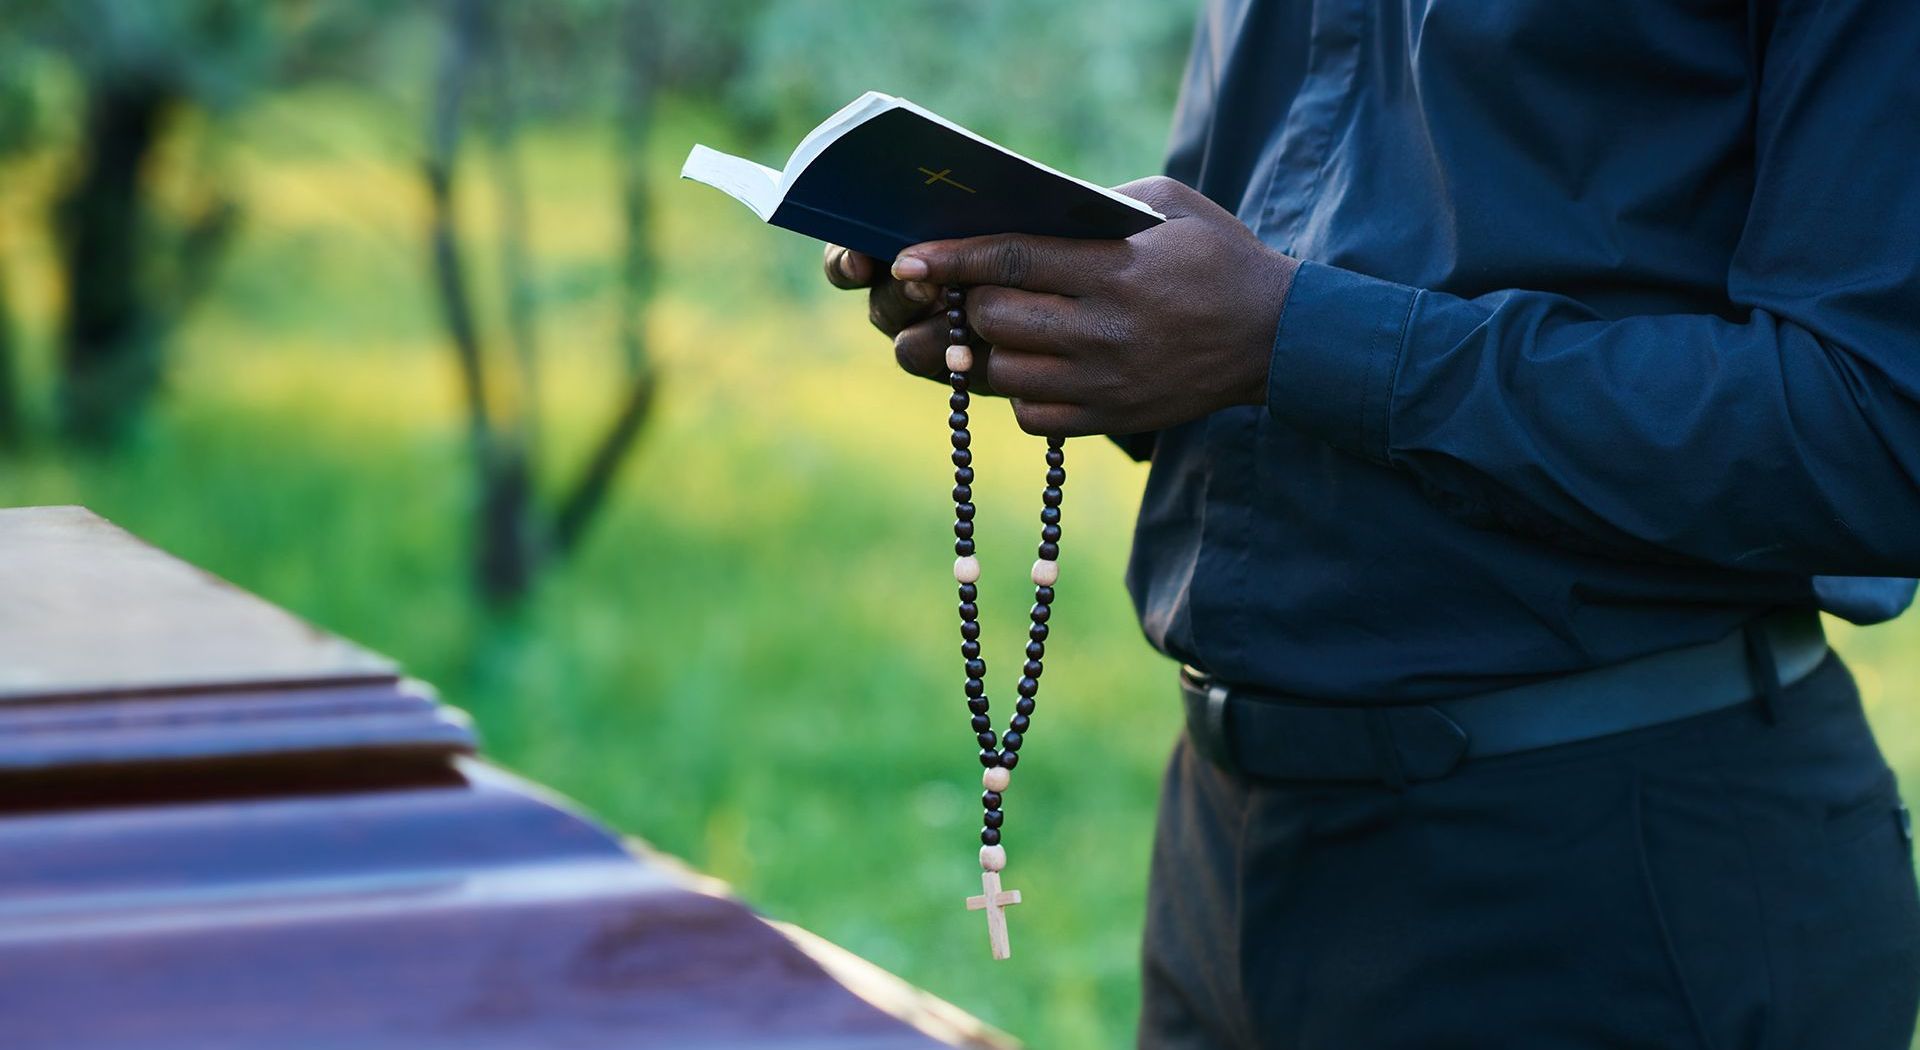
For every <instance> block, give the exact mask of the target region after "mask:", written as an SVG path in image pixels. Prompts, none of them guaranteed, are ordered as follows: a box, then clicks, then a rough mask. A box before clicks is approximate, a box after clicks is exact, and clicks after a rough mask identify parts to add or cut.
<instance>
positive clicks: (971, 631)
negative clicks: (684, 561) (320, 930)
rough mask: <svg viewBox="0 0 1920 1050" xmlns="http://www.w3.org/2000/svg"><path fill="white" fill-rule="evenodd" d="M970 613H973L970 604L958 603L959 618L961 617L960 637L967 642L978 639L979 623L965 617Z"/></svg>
mask: <svg viewBox="0 0 1920 1050" xmlns="http://www.w3.org/2000/svg"><path fill="white" fill-rule="evenodd" d="M971 611H973V603H972V602H961V603H960V616H961V617H962V619H961V620H960V637H962V638H964V639H966V640H967V641H969V642H971V641H973V640H975V639H976V638H979V637H980V621H979V620H976V619H974V618H973V617H971V616H968V615H967V613H969V612H971Z"/></svg>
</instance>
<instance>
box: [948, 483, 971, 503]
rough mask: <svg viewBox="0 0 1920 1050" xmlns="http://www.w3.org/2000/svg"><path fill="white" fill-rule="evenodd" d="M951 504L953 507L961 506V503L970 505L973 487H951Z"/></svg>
mask: <svg viewBox="0 0 1920 1050" xmlns="http://www.w3.org/2000/svg"><path fill="white" fill-rule="evenodd" d="M953 502H954V505H955V506H958V505H959V504H962V503H972V502H973V486H972V485H955V486H954V487H953Z"/></svg>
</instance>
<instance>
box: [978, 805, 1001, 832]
mask: <svg viewBox="0 0 1920 1050" xmlns="http://www.w3.org/2000/svg"><path fill="white" fill-rule="evenodd" d="M980 816H981V823H983V824H985V825H986V826H987V827H990V828H997V827H999V826H1000V825H1001V824H1002V823H1004V822H1005V821H1006V819H1007V815H1006V814H1005V813H1002V812H1000V811H999V810H997V809H990V810H987V811H986V812H985V813H982V814H981V815H980Z"/></svg>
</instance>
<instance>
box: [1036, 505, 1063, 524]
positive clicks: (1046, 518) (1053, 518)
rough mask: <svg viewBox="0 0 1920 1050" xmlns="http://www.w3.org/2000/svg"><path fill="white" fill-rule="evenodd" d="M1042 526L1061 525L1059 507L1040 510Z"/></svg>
mask: <svg viewBox="0 0 1920 1050" xmlns="http://www.w3.org/2000/svg"><path fill="white" fill-rule="evenodd" d="M1040 524H1042V525H1058V524H1060V508H1059V507H1041V508H1040Z"/></svg>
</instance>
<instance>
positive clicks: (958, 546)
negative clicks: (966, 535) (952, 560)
mask: <svg viewBox="0 0 1920 1050" xmlns="http://www.w3.org/2000/svg"><path fill="white" fill-rule="evenodd" d="M953 553H955V554H958V555H959V556H961V557H962V558H964V557H966V556H967V555H969V554H972V553H973V541H972V540H954V541H953Z"/></svg>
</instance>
